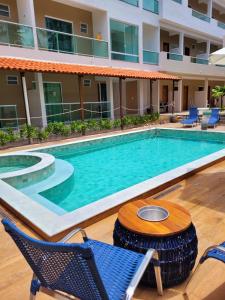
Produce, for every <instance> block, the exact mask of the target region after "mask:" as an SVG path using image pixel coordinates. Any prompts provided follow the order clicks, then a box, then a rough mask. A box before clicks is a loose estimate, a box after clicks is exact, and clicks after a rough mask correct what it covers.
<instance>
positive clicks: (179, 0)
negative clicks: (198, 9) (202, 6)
mask: <svg viewBox="0 0 225 300" xmlns="http://www.w3.org/2000/svg"><path fill="white" fill-rule="evenodd" d="M172 1H174V2H177V3H179V4H182V0H172Z"/></svg>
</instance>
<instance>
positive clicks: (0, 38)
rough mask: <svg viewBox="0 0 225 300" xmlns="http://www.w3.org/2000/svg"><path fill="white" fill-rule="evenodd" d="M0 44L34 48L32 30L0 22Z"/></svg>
mask: <svg viewBox="0 0 225 300" xmlns="http://www.w3.org/2000/svg"><path fill="white" fill-rule="evenodd" d="M0 44H3V45H8V46H16V47H22V48H34V36H33V29H32V27H30V26H27V25H22V24H17V23H12V22H5V21H0Z"/></svg>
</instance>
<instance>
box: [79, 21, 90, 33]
mask: <svg viewBox="0 0 225 300" xmlns="http://www.w3.org/2000/svg"><path fill="white" fill-rule="evenodd" d="M82 25H86V28H87V32H83V31H81V27H82ZM88 32H89V26H88V23H86V22H80V33H83V34H88Z"/></svg>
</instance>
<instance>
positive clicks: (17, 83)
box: [6, 75, 19, 85]
mask: <svg viewBox="0 0 225 300" xmlns="http://www.w3.org/2000/svg"><path fill="white" fill-rule="evenodd" d="M9 77H14V78H16V83H13V82H15V81H13V80H11V83H10V80H9ZM6 82H7V85H19V78H18V75H6Z"/></svg>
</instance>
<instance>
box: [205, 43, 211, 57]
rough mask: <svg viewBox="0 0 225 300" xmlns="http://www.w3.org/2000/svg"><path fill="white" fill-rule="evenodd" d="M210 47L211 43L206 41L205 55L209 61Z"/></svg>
mask: <svg viewBox="0 0 225 300" xmlns="http://www.w3.org/2000/svg"><path fill="white" fill-rule="evenodd" d="M210 46H211V42H210V41H206V54H207V56H208V59H209V55H210Z"/></svg>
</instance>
